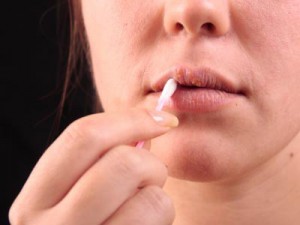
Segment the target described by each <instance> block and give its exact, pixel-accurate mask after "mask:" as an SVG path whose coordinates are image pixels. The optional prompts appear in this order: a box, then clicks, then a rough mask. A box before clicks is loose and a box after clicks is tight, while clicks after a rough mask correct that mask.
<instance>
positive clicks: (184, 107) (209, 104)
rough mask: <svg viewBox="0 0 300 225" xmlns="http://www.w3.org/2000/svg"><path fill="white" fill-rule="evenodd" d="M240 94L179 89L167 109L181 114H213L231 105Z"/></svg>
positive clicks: (199, 89)
mask: <svg viewBox="0 0 300 225" xmlns="http://www.w3.org/2000/svg"><path fill="white" fill-rule="evenodd" d="M239 97H241V95H240V94H234V93H228V92H225V91H221V90H214V89H206V88H183V87H179V88H177V90H176V92H175V93H174V95H173V96H172V97H171V100H170V101H168V102H167V103H166V105H165V107H166V108H169V109H171V110H175V111H179V112H202V113H205V112H212V111H218V110H221V109H222V108H224V107H226V106H228V105H230V103H232V102H234V101H235V100H237V98H239Z"/></svg>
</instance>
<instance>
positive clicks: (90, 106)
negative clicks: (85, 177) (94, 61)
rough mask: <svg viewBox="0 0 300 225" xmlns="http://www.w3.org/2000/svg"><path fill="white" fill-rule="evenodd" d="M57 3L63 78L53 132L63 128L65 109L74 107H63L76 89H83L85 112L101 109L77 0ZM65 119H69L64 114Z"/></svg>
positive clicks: (65, 0) (59, 0) (78, 0)
mask: <svg viewBox="0 0 300 225" xmlns="http://www.w3.org/2000/svg"><path fill="white" fill-rule="evenodd" d="M57 7H58V18H57V21H58V24H59V25H58V28H59V30H58V33H59V36H60V37H59V39H60V43H61V45H62V47H61V48H60V50H61V51H62V52H61V54H60V59H59V61H60V62H59V63H60V64H61V69H60V74H62V76H63V79H64V80H63V86H62V87H61V88H62V90H61V98H60V102H59V105H58V109H57V116H56V119H55V121H54V127H53V129H54V133H57V132H60V131H61V130H63V129H64V125H61V122H62V119H63V116H64V114H67V115H68V114H69V113H65V112H66V111H68V110H73V111H74V109H67V108H68V107H67V106H68V105H70V101H74V100H77V99H74V96H73V95H74V92H76V91H77V92H78V90H79V89H80V92H81V93H83V94H81V95H84V96H83V99H81V100H80V101H83V102H84V106H82V108H84V109H85V110H84V111H85V114H90V113H94V112H100V111H102V107H101V105H100V101H99V98H98V96H97V94H96V91H95V87H94V82H93V76H92V66H91V59H90V53H89V45H88V41H87V37H86V32H85V27H84V22H83V15H82V12H81V1H80V0H64V1H61V0H58V3H57ZM71 105H72V104H71ZM69 108H71V107H69ZM81 110H82V109H81ZM81 114H82V113H81ZM81 116H82V115H81ZM66 120H68V121H69V119H68V118H67V119H66ZM70 122H71V121H70ZM54 136H56V135H54Z"/></svg>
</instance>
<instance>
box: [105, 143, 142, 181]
mask: <svg viewBox="0 0 300 225" xmlns="http://www.w3.org/2000/svg"><path fill="white" fill-rule="evenodd" d="M109 158H110V160H111V161H112V164H111V165H112V167H113V168H114V169H115V170H116V173H119V174H121V175H123V176H126V177H127V176H128V177H131V178H134V177H135V178H136V177H142V172H141V165H142V164H143V160H142V158H141V156H140V155H139V154H136V153H135V151H133V149H132V148H130V147H128V146H119V147H117V148H115V149H114V150H112V151H111V152H109Z"/></svg>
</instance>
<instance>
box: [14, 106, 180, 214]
mask: <svg viewBox="0 0 300 225" xmlns="http://www.w3.org/2000/svg"><path fill="white" fill-rule="evenodd" d="M177 124H178V120H177V118H176V117H174V116H173V115H171V114H169V113H166V112H157V111H147V110H130V111H127V112H124V113H122V114H118V113H113V114H106V113H103V114H95V115H91V116H88V117H85V118H82V119H79V120H78V121H76V122H74V123H73V124H71V125H70V126H69V127H68V128H67V129H66V130H65V131H64V132H63V133H62V135H61V136H60V137H59V138H58V139H57V140H56V141H55V142H54V143H53V144H52V145H51V146H50V147H49V148H48V150H47V151H46V152H45V153H44V155H43V156H42V157H41V159H40V160H39V162H38V164H37V165H36V167H35V169H34V170H33V172H32V174H31V175H30V178H29V179H28V181H27V183H26V184H25V186H24V188H23V190H22V192H23V193H22V194H21V195H19V196H22V197H23V198H26V196H31V195H32V193H34V196H35V197H34V200H33V199H32V197H31V198H29V199H31V202H30V205H31V206H32V207H37V208H39V209H41V208H49V207H52V206H54V205H55V204H57V203H58V202H59V201H60V200H61V199H62V198H63V197H64V196H65V195H66V193H67V192H68V191H69V190H70V189H71V187H72V186H73V185H74V184H75V183H76V181H77V180H78V179H79V178H80V177H81V176H82V174H84V173H85V171H87V170H88V169H89V168H90V167H91V166H92V165H93V164H94V163H95V162H96V161H97V160H98V159H99V158H100V157H101V156H102V155H103V154H105V152H106V151H108V150H109V149H110V148H112V147H114V146H118V145H121V144H129V143H133V142H137V141H138V140H148V139H151V138H154V137H156V136H159V135H162V134H164V133H165V132H167V131H168V130H169V129H170V128H171V127H173V126H176V125H177ZM17 200H18V199H17Z"/></svg>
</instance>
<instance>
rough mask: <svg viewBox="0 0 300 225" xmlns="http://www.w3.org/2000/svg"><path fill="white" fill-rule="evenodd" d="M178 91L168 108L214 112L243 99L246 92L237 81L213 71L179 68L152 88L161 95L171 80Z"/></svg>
mask: <svg viewBox="0 0 300 225" xmlns="http://www.w3.org/2000/svg"><path fill="white" fill-rule="evenodd" d="M170 78H173V79H174V80H175V81H176V82H177V83H178V88H177V90H176V92H175V94H174V95H173V96H172V98H171V99H170V101H169V102H168V103H167V105H166V107H167V108H169V109H171V110H176V111H183V112H210V111H215V110H219V109H222V108H223V106H225V105H228V104H229V103H231V102H233V101H235V100H237V99H238V98H241V97H243V96H245V95H244V92H243V90H242V89H241V88H239V87H238V85H237V84H235V83H234V82H232V81H230V80H228V79H226V78H225V77H224V76H222V75H221V74H219V73H217V72H216V71H214V70H212V69H210V68H201V69H191V68H188V67H183V66H180V67H175V68H172V69H169V70H168V71H167V72H165V73H164V74H163V75H162V76H161V78H160V79H159V80H157V81H156V82H154V83H153V84H152V85H151V91H150V92H151V93H152V94H156V95H157V93H160V92H161V91H162V89H163V87H164V85H165V83H166V82H167V80H168V79H170Z"/></svg>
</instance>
